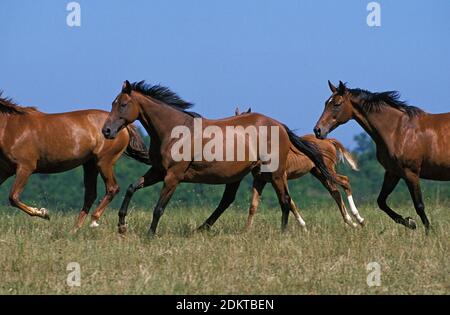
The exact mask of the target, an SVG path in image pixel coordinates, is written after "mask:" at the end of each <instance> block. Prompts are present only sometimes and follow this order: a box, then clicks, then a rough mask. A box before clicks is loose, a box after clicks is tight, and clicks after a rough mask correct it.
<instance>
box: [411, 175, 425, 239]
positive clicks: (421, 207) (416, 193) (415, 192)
mask: <svg viewBox="0 0 450 315" xmlns="http://www.w3.org/2000/svg"><path fill="white" fill-rule="evenodd" d="M405 182H406V185H407V186H408V189H409V192H410V194H411V198H412V199H413V202H414V208H415V209H416V212H417V214H418V215H419V217H420V219H421V220H422V223H423V225H424V226H425V231H426V233H427V234H428V232H429V231H430V221H428V218H427V215H426V214H425V204H424V203H423V200H422V191H421V189H420V179H419V176H418V175H417V174H415V173H413V172H410V171H407V172H406V178H405ZM410 220H412V219H410Z"/></svg>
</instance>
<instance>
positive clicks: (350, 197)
mask: <svg viewBox="0 0 450 315" xmlns="http://www.w3.org/2000/svg"><path fill="white" fill-rule="evenodd" d="M348 203H349V204H350V209H351V211H352V214H353V215H354V216H355V218H356V220H358V222H359V223H363V222H364V218H362V217H361V216H360V215H359V212H358V209H357V208H356V205H355V202H354V201H353V196H351V195H350V196H348Z"/></svg>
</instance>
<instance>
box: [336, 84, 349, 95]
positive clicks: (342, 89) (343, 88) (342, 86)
mask: <svg viewBox="0 0 450 315" xmlns="http://www.w3.org/2000/svg"><path fill="white" fill-rule="evenodd" d="M346 91H347V87H346V86H345V83H344V82H342V81H339V87H338V93H339V94H340V95H344V94H345V92H346Z"/></svg>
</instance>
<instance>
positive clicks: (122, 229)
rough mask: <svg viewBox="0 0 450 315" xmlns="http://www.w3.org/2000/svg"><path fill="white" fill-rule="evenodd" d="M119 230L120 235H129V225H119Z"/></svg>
mask: <svg viewBox="0 0 450 315" xmlns="http://www.w3.org/2000/svg"><path fill="white" fill-rule="evenodd" d="M118 230H119V234H122V235H123V234H125V233H127V225H126V224H123V225H119V228H118Z"/></svg>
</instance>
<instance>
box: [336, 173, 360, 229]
mask: <svg viewBox="0 0 450 315" xmlns="http://www.w3.org/2000/svg"><path fill="white" fill-rule="evenodd" d="M335 178H336V180H337V182H338V184H339V186H341V187H342V188H343V189H344V191H345V194H346V195H347V200H348V204H349V205H350V211H351V213H352V215H353V216H354V217H355V219H356V220H357V221H358V223H359V224H360V225H362V226H364V224H365V221H364V218H363V217H361V215H360V214H359V211H358V208H356V205H355V201H354V200H353V196H352V187H351V185H350V181H349V179H348V177H347V176H344V175H340V174H336V177H335Z"/></svg>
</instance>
